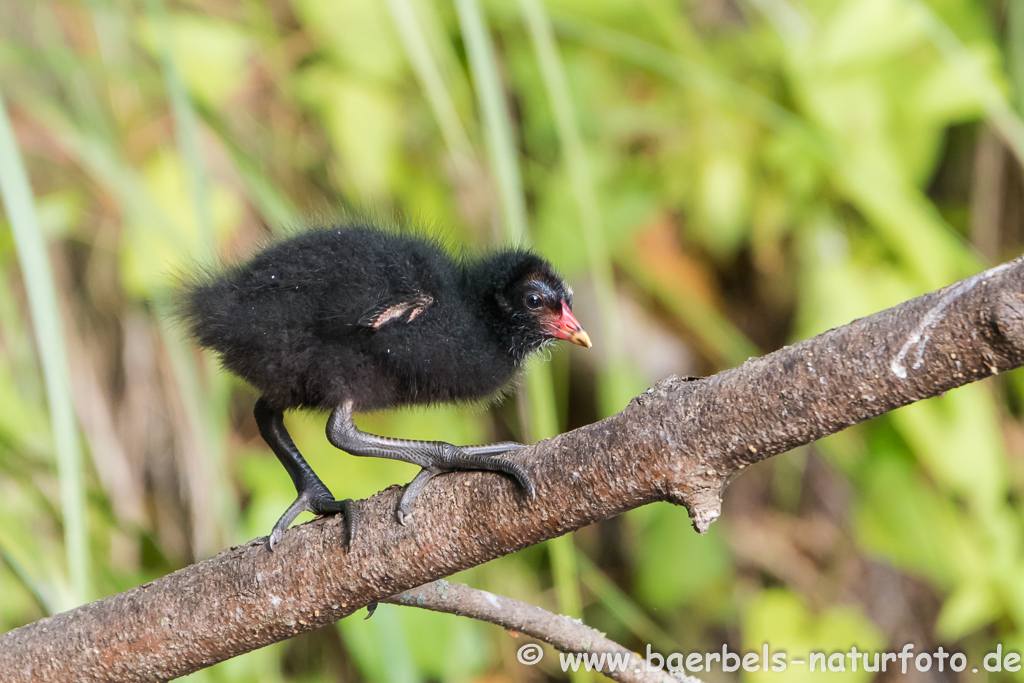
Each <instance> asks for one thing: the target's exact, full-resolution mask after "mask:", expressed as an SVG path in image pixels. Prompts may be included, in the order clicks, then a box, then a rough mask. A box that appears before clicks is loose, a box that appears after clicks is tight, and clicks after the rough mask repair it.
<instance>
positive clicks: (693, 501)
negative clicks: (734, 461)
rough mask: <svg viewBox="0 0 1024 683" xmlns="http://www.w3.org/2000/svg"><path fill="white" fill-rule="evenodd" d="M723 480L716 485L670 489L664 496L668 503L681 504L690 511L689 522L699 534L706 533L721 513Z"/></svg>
mask: <svg viewBox="0 0 1024 683" xmlns="http://www.w3.org/2000/svg"><path fill="white" fill-rule="evenodd" d="M724 484H725V481H724V479H723V480H722V482H721V484H720V485H718V486H702V487H700V488H696V489H689V490H688V491H679V490H670V491H669V493H668V495H667V496H666V498H667V500H668V501H669V502H670V503H673V504H675V505H682V506H683V507H684V508H686V511H687V512H689V513H690V523H691V524H692V525H693V528H694V530H695V531H696V532H697V533H698V534H701V535H704V534H706V533H707V531H708V529H709V528H710V527H711V523H712V522H714V521H715V520H716V519H718V517H719V516H720V515H721V514H722V490H723V488H724Z"/></svg>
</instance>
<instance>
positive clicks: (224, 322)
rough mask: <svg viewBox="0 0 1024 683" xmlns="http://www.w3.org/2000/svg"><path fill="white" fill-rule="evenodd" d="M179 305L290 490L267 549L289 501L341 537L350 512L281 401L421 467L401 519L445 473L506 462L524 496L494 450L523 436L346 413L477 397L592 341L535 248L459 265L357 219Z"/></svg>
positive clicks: (279, 248)
mask: <svg viewBox="0 0 1024 683" xmlns="http://www.w3.org/2000/svg"><path fill="white" fill-rule="evenodd" d="M179 299H180V300H179V304H180V311H181V315H182V318H183V319H184V321H185V323H186V325H187V327H188V329H189V332H190V333H191V335H192V336H193V337H194V338H195V339H196V341H197V342H198V343H199V344H200V345H201V346H204V347H207V348H210V349H212V350H214V351H216V352H217V353H218V354H219V355H220V359H221V362H222V364H223V365H224V367H225V368H227V369H228V370H230V371H231V372H233V373H235V374H236V375H238V376H239V377H241V378H243V379H245V380H246V381H248V382H249V383H250V384H252V385H253V386H254V387H256V389H258V390H259V391H260V393H261V396H260V398H259V400H257V401H256V406H255V410H254V413H255V417H256V424H257V426H258V428H259V431H260V434H261V435H262V436H263V439H264V440H265V441H266V442H267V444H268V445H269V446H270V448H271V449H272V450H273V451H274V453H275V454H276V455H277V457H278V459H279V460H280V461H281V464H282V465H284V467H285V469H286V470H287V471H288V474H289V475H291V478H292V481H293V482H294V483H295V488H296V490H297V491H298V497H297V498H296V500H295V502H294V503H293V504H292V505H291V506H290V507H289V508H288V509H287V510H286V511H285V513H284V514H283V515H282V516H281V518H280V519H279V520H278V522H277V524H275V525H274V528H273V531H272V532H271V534H270V537H269V539H268V544H269V546H270V548H271V549H273V547H274V544H275V543H277V542H278V541H279V540H280V539H281V535H282V534H283V533H284V531H285V529H287V528H288V526H289V525H290V524H291V523H292V521H294V519H295V518H296V517H297V516H298V515H299V514H300V513H301V512H303V511H310V512H313V513H314V514H318V515H329V514H336V513H339V512H343V513H345V515H346V517H347V519H346V522H347V524H348V527H349V538H350V539H351V533H352V529H353V527H354V521H355V518H354V516H353V510H352V508H351V500H343V501H339V500H335V498H334V496H333V495H332V494H331V492H330V491H329V490H328V489H327V487H326V486H325V485H324V484H323V482H322V481H320V479H319V477H317V475H316V474H315V473H314V472H313V470H312V469H311V468H310V467H309V465H308V464H307V463H306V461H305V459H304V458H303V457H302V455H301V454H300V453H299V451H298V449H297V448H296V447H295V444H294V443H293V442H292V440H291V437H290V436H289V435H288V432H287V430H286V429H285V427H284V422H283V414H284V411H285V410H287V409H290V408H320V409H323V408H328V409H331V411H332V412H331V415H330V418H329V419H328V422H327V438H328V440H330V442H331V443H332V444H333V445H334V446H336V447H337V448H340V449H341V450H344V451H346V452H348V453H351V454H352V455H361V456H373V457H380V458H392V459H395V460H402V461H405V462H409V463H413V464H416V465H419V466H420V467H422V468H423V469H422V470H421V471H420V473H419V474H418V475H416V477H415V479H413V481H412V482H411V483H410V484H409V485H408V487H407V488H406V490H405V493H404V494H403V496H402V498H401V501H400V503H399V505H398V508H397V510H396V515H397V517H398V521H399V522H400V523H402V524H404V523H405V518H406V517H408V516H409V515H410V514H411V513H410V510H411V505H412V503H413V500H414V499H415V498H416V496H417V494H418V493H419V492H420V491H421V490H422V488H423V486H424V485H425V484H426V483H427V481H429V480H430V479H431V478H432V477H434V476H436V475H438V474H442V473H445V472H451V471H455V470H491V471H496V472H504V473H505V474H507V475H509V476H511V477H513V478H514V479H515V480H516V481H517V482H518V483H519V485H520V486H521V487H522V488H523V489H524V490H525V491H526V492H527V493H528V494H529V495H531V496H532V495H533V493H534V487H533V483H532V482H531V481H530V479H529V477H528V476H527V475H526V473H525V472H524V471H523V470H522V469H521V468H520V467H519V466H518V465H517V464H515V463H514V462H512V461H510V460H508V459H506V458H502V457H499V454H501V453H504V452H507V451H510V450H513V449H516V448H521V447H522V445H521V444H517V443H512V442H504V443H496V444H487V445H481V446H461V447H460V446H453V445H451V444H448V443H445V442H440V441H410V440H404V439H392V438H388V437H383V436H375V435H373V434H367V433H365V432H362V431H360V430H359V429H357V428H356V426H355V425H354V424H353V421H352V413H353V411H370V410H378V409H381V408H391V407H396V406H404V405H414V404H428V403H444V402H450V401H472V400H475V399H481V398H485V397H487V396H490V395H492V394H494V393H496V392H497V391H499V390H500V389H501V388H502V387H504V386H506V385H507V384H508V383H509V382H510V380H511V379H512V378H513V377H514V375H515V374H516V372H517V371H518V370H519V369H520V368H522V366H523V363H524V361H525V360H526V357H527V356H528V355H529V354H530V353H531V352H533V351H536V350H537V349H539V348H541V347H542V346H544V345H545V344H547V343H549V342H551V341H553V340H555V339H566V340H569V341H571V342H573V343H576V344H580V345H582V346H587V347H589V346H590V345H591V343H590V338H589V337H588V336H587V333H586V332H585V331H583V328H582V327H580V324H579V322H577V320H576V318H575V317H574V316H573V314H572V290H571V289H570V288H569V287H568V286H567V285H566V284H565V283H564V282H563V281H562V279H561V278H560V277H559V276H558V275H556V274H555V272H554V270H553V269H552V267H551V265H550V264H549V263H548V262H547V261H545V260H544V259H542V258H541V257H539V256H537V255H536V254H533V253H531V252H529V251H527V250H524V249H504V250H500V251H495V252H493V253H490V254H486V255H483V256H480V257H476V258H464V259H457V258H454V257H452V256H451V255H449V254H448V253H447V252H446V251H445V250H444V249H443V248H442V247H441V246H440V245H439V244H438V243H437V242H435V241H433V240H431V239H429V238H425V237H422V236H413V235H408V234H397V233H393V232H388V231H386V230H383V229H379V228H376V227H371V226H366V225H359V224H351V225H342V226H337V227H333V228H319V229H313V230H309V231H307V232H303V233H300V234H296V235H294V236H292V237H290V238H288V239H285V240H283V241H281V242H278V243H276V244H273V245H271V246H269V247H267V248H265V249H263V250H262V251H260V252H259V253H258V254H256V255H255V256H254V257H253V258H251V259H250V260H249V261H248V262H246V263H243V264H240V265H236V266H232V267H228V268H226V269H224V270H223V271H220V272H208V273H204V274H201V275H199V276H197V277H195V278H193V279H192V280H191V281H190V282H188V283H187V284H186V285H185V286H184V287H183V288H182V290H181V291H180V293H179Z"/></svg>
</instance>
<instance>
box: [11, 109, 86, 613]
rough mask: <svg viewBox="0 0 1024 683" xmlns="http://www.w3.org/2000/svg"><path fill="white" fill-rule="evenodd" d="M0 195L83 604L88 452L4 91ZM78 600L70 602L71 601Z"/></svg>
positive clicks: (77, 596) (77, 595) (71, 571)
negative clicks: (26, 310) (26, 311)
mask: <svg viewBox="0 0 1024 683" xmlns="http://www.w3.org/2000/svg"><path fill="white" fill-rule="evenodd" d="M0 195H2V197H3V202H4V208H5V210H6V212H7V217H8V220H9V221H10V224H11V230H12V232H13V234H14V242H15V247H16V250H17V253H18V262H19V263H20V265H21V272H22V277H23V278H24V280H25V289H26V291H27V293H28V300H29V310H30V313H31V316H32V324H33V326H34V327H35V337H36V344H37V346H38V348H39V357H40V359H41V361H42V365H43V377H44V380H45V383H46V398H47V402H48V404H49V409H50V424H51V429H52V430H53V442H54V445H55V447H56V451H57V474H58V477H59V479H60V498H61V514H62V517H63V523H64V541H65V544H66V555H67V565H68V575H69V576H70V578H71V588H72V591H73V595H72V600H74V602H75V603H77V604H81V603H83V602H85V601H87V600H88V599H89V598H90V597H92V588H91V585H90V573H91V572H90V569H91V560H90V556H89V537H88V526H87V521H88V511H87V510H86V505H85V476H84V465H83V462H82V452H81V448H80V445H79V440H78V431H77V426H76V423H75V411H74V406H73V403H72V399H71V373H70V370H69V368H68V354H67V349H66V348H65V346H64V330H63V326H62V325H61V320H60V308H59V307H58V304H57V291H56V287H55V285H54V280H53V271H52V269H51V267H50V261H49V258H48V256H47V254H46V242H45V239H44V237H43V233H42V229H41V228H40V226H39V220H38V217H37V215H36V208H35V199H34V198H33V195H32V188H31V186H30V185H29V181H28V173H27V172H26V170H25V165H24V162H23V160H22V158H21V153H20V150H19V149H18V146H17V142H16V141H15V139H14V131H13V130H12V129H11V123H10V119H9V118H8V116H7V110H6V108H5V106H4V103H3V99H2V97H0ZM71 606H72V605H65V607H71Z"/></svg>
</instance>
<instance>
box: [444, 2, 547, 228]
mask: <svg viewBox="0 0 1024 683" xmlns="http://www.w3.org/2000/svg"><path fill="white" fill-rule="evenodd" d="M455 10H456V12H457V13H458V16H459V27H460V28H461V30H462V36H463V40H465V43H466V53H467V55H468V57H469V68H470V72H471V73H472V76H473V86H474V87H475V88H476V97H477V101H478V102H479V104H480V113H481V115H482V116H483V120H484V130H485V131H486V133H485V134H486V138H487V153H488V156H489V157H490V161H491V169H492V171H493V172H494V176H495V178H494V179H495V182H496V183H497V185H498V195H499V196H500V197H501V207H502V214H503V216H504V223H505V234H506V235H507V237H508V238H509V239H510V240H511V241H512V242H514V243H516V244H524V245H525V244H529V241H530V234H529V228H528V224H527V220H526V200H525V198H524V196H523V181H522V175H521V173H520V171H519V160H518V158H517V156H516V145H515V134H514V132H513V127H512V119H511V117H510V116H509V112H508V106H507V105H506V103H505V95H504V93H503V92H502V87H501V77H500V75H499V73H498V64H497V60H496V59H495V56H494V43H493V42H492V41H491V35H490V33H488V31H487V26H486V25H485V24H484V18H483V15H482V14H481V13H480V6H479V5H478V4H477V2H476V0H455Z"/></svg>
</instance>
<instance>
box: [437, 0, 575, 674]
mask: <svg viewBox="0 0 1024 683" xmlns="http://www.w3.org/2000/svg"><path fill="white" fill-rule="evenodd" d="M455 8H456V10H457V12H458V15H459V25H460V27H461V29H462V34H463V38H464V40H465V42H466V50H467V53H468V56H469V64H470V70H471V72H472V75H473V83H474V85H475V87H476V93H477V99H478V100H479V102H480V109H481V112H482V114H483V119H484V128H485V130H486V136H487V142H488V144H487V148H488V153H489V155H490V160H491V168H492V169H493V171H494V175H495V178H496V180H497V183H498V193H499V195H500V196H501V203H502V207H503V209H504V212H503V213H504V216H505V231H506V235H507V236H508V237H509V238H510V239H511V240H512V241H513V242H516V243H519V244H527V243H528V242H529V230H528V227H527V219H526V200H525V197H524V195H523V186H522V175H521V171H520V169H519V161H518V156H517V154H516V149H515V144H514V132H513V127H512V119H511V117H510V116H509V112H508V108H507V106H506V103H505V98H504V95H503V93H502V87H501V78H500V76H499V73H498V66H497V63H496V59H495V56H494V46H493V44H492V42H491V37H490V34H489V33H488V32H487V27H486V25H485V24H484V20H483V16H482V14H481V13H480V7H479V6H478V5H477V3H476V0H456V2H455ZM526 383H527V392H526V393H527V403H528V414H529V422H530V431H531V437H532V438H534V439H536V438H544V437H547V436H553V435H554V434H557V433H558V431H559V429H558V418H557V414H558V413H557V410H556V406H555V392H554V385H553V384H552V379H551V369H550V367H549V366H547V365H544V364H533V367H532V368H531V372H530V374H529V375H528V376H527V380H526ZM547 548H548V552H550V553H551V564H552V573H553V575H554V583H555V591H556V593H557V595H558V603H559V609H560V610H561V611H562V612H563V613H565V614H569V615H574V616H577V615H581V613H582V598H581V597H580V590H579V581H578V578H579V577H578V575H577V571H576V548H575V546H574V544H573V540H572V536H571V535H567V536H562V537H561V538H557V539H554V540H553V541H549V542H548V543H547ZM572 678H573V680H577V681H583V680H588V679H589V676H588V675H587V673H586V672H577V673H574V674H573V675H572Z"/></svg>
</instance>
